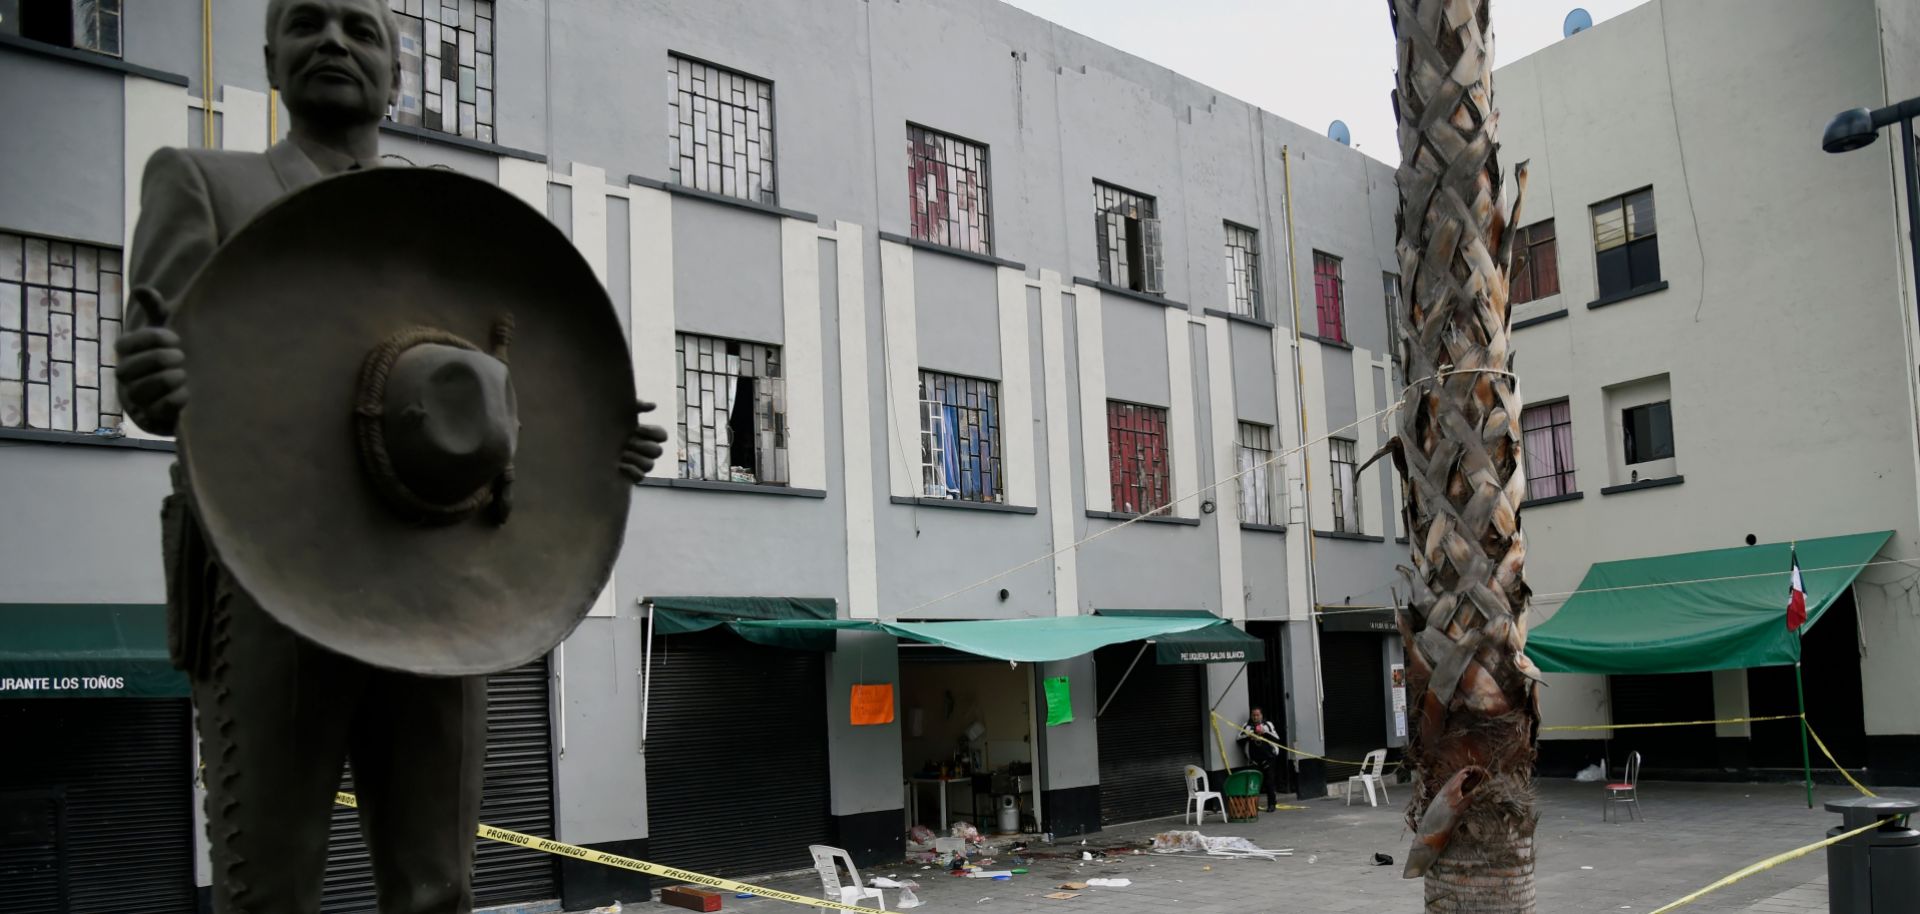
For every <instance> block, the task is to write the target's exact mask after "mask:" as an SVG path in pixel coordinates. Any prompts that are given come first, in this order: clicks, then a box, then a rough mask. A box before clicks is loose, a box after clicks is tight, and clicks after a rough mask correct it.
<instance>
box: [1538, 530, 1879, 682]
mask: <svg viewBox="0 0 1920 914" xmlns="http://www.w3.org/2000/svg"><path fill="white" fill-rule="evenodd" d="M1892 536H1893V534H1892V532H1890V531H1883V532H1880V533H1858V534H1854V535H1852V536H1830V537H1826V538H1823V539H1811V540H1800V541H1799V542H1798V544H1797V545H1794V546H1791V547H1790V544H1788V543H1768V544H1765V545H1760V546H1739V547H1735V548H1732V549H1714V550H1710V551H1707V552H1687V553H1681V554H1677V555H1662V556H1654V557H1651V558H1643V559H1627V560H1625V561H1619V562H1598V563H1595V564H1594V566H1593V567H1592V568H1590V569H1588V571H1587V576H1586V579H1585V580H1583V581H1581V582H1580V589H1579V590H1578V591H1576V592H1575V593H1574V595H1573V596H1572V597H1570V598H1568V600H1567V602H1566V603H1565V604H1564V605H1562V606H1561V607H1560V610H1559V611H1558V612H1556V613H1554V615H1553V618H1551V619H1548V620H1547V621H1546V622H1544V623H1541V625H1540V626H1539V627H1538V628H1535V629H1534V630H1533V631H1532V632H1530V633H1529V634H1528V635H1527V656H1529V657H1531V658H1533V662H1534V663H1535V664H1537V665H1539V667H1540V668H1541V669H1543V670H1546V671H1548V672H1552V673H1696V672H1703V671H1708V670H1734V669H1744V668H1746V667H1755V666H1778V665H1782V664H1789V663H1793V662H1794V661H1796V660H1798V659H1799V658H1800V642H1799V639H1798V638H1797V637H1795V635H1794V634H1793V633H1792V632H1789V631H1787V623H1786V618H1787V592H1788V574H1789V572H1790V569H1791V563H1792V559H1791V557H1790V548H1791V549H1795V550H1797V551H1798V554H1799V557H1800V578H1801V582H1802V586H1804V587H1805V588H1806V593H1807V624H1806V626H1805V627H1804V628H1803V629H1802V631H1804V630H1805V628H1811V627H1813V626H1814V625H1816V624H1818V623H1819V621H1820V617H1821V614H1823V613H1824V612H1826V609H1827V607H1828V606H1831V605H1832V604H1833V601H1834V600H1835V599H1837V598H1838V597H1839V596H1840V594H1841V593H1842V592H1844V591H1845V590H1846V589H1847V588H1848V587H1849V586H1851V585H1852V584H1853V579H1854V578H1855V577H1857V576H1858V575H1859V574H1860V569H1861V568H1862V567H1864V566H1865V565H1866V564H1867V563H1868V562H1871V561H1873V556H1874V554H1875V553H1878V552H1879V551H1880V548H1881V547H1882V546H1885V545H1886V543H1887V540H1889V539H1890V538H1892Z"/></svg>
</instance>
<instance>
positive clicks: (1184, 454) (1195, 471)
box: [1166, 308, 1200, 517]
mask: <svg viewBox="0 0 1920 914" xmlns="http://www.w3.org/2000/svg"><path fill="white" fill-rule="evenodd" d="M1166 312H1167V313H1166V317H1167V397H1168V403H1167V405H1168V406H1169V407H1171V408H1170V409H1168V410H1167V437H1168V438H1170V439H1172V441H1170V442H1169V446H1168V448H1167V455H1168V459H1169V460H1171V461H1173V479H1172V480H1171V482H1172V485H1173V491H1172V492H1170V493H1168V495H1169V497H1171V498H1173V499H1174V504H1173V513H1174V514H1175V515H1177V516H1179V517H1199V516H1200V497H1199V495H1198V494H1197V492H1196V490H1198V489H1199V488H1200V432H1199V430H1200V423H1199V422H1198V421H1196V419H1197V417H1196V416H1195V415H1194V411H1195V410H1196V409H1197V407H1196V406H1194V400H1193V339H1192V335H1191V334H1190V333H1188V332H1187V322H1188V319H1189V312H1187V311H1185V310H1183V309H1180V308H1168V309H1166Z"/></svg>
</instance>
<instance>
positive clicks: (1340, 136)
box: [1327, 121, 1353, 146]
mask: <svg viewBox="0 0 1920 914" xmlns="http://www.w3.org/2000/svg"><path fill="white" fill-rule="evenodd" d="M1327 139H1330V140H1332V141H1334V142H1336V143H1339V144H1340V145H1342V146H1352V145H1353V131H1351V130H1348V129H1347V122H1346V121H1334V122H1333V123H1331V124H1328V125H1327Z"/></svg>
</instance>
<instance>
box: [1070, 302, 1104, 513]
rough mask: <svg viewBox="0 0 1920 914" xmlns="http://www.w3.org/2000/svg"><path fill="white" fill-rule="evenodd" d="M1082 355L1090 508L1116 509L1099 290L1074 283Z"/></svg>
mask: <svg viewBox="0 0 1920 914" xmlns="http://www.w3.org/2000/svg"><path fill="white" fill-rule="evenodd" d="M1073 318H1074V324H1075V329H1076V330H1077V331H1078V336H1077V339H1078V342H1079V356H1080V457H1081V460H1080V463H1081V470H1080V472H1081V476H1082V477H1083V478H1084V479H1085V480H1086V487H1087V490H1086V501H1087V510H1089V511H1111V510H1113V467H1112V466H1111V465H1109V464H1108V463H1107V353H1106V342H1105V336H1104V333H1103V331H1102V329H1101V327H1102V321H1101V319H1100V290H1099V289H1096V288H1094V287H1092V286H1084V285H1078V284H1076V285H1075V286H1074V287H1073Z"/></svg>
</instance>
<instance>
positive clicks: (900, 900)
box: [893, 882, 926, 911]
mask: <svg viewBox="0 0 1920 914" xmlns="http://www.w3.org/2000/svg"><path fill="white" fill-rule="evenodd" d="M918 885H919V883H915V882H908V883H905V884H903V885H901V886H900V894H899V895H898V896H897V897H895V899H894V902H893V906H894V908H895V909H897V910H901V911H904V910H906V909H908V908H917V907H919V906H921V905H923V904H926V902H924V901H921V900H920V896H918V895H915V894H913V890H914V889H915V888H916V887H917V886H918Z"/></svg>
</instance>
